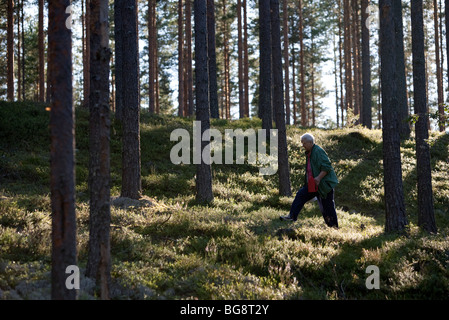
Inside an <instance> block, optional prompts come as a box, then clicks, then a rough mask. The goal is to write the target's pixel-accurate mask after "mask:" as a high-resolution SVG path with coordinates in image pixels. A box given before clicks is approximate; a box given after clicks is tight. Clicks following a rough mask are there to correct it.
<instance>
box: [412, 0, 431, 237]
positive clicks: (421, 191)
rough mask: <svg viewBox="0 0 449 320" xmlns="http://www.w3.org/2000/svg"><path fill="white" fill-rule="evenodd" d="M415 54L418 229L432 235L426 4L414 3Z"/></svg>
mask: <svg viewBox="0 0 449 320" xmlns="http://www.w3.org/2000/svg"><path fill="white" fill-rule="evenodd" d="M411 17H412V51H413V92H414V101H415V113H416V114H417V115H418V121H417V122H416V124H415V132H416V170H417V176H418V225H419V226H420V227H421V228H422V229H424V230H426V231H428V232H434V233H435V232H437V227H436V223H435V216H434V208H433V204H434V201H433V193H432V169H431V166H430V148H429V144H428V143H427V140H428V138H429V128H428V125H427V115H426V114H427V97H426V82H425V81H426V76H425V72H426V70H425V57H424V27H423V2H422V0H412V2H411Z"/></svg>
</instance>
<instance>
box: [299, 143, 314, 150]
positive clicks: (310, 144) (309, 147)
mask: <svg viewBox="0 0 449 320" xmlns="http://www.w3.org/2000/svg"><path fill="white" fill-rule="evenodd" d="M301 143H302V146H303V148H304V149H306V151H307V152H310V151H311V150H312V147H313V142H312V141H306V140H302V141H301Z"/></svg>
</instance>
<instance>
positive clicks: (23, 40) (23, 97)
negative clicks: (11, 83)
mask: <svg viewBox="0 0 449 320" xmlns="http://www.w3.org/2000/svg"><path fill="white" fill-rule="evenodd" d="M20 11H21V14H20V23H21V25H22V101H25V99H26V90H25V65H26V63H25V22H24V20H25V13H24V12H23V0H22V3H21V6H20Z"/></svg>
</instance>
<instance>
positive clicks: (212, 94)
mask: <svg viewBox="0 0 449 320" xmlns="http://www.w3.org/2000/svg"><path fill="white" fill-rule="evenodd" d="M206 10H207V50H208V63H209V65H208V66H209V69H208V70H209V99H210V116H211V118H214V119H218V118H219V115H218V85H217V55H216V49H215V5H214V1H213V0H207V8H206Z"/></svg>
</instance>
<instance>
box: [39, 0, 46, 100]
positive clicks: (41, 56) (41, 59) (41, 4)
mask: <svg viewBox="0 0 449 320" xmlns="http://www.w3.org/2000/svg"><path fill="white" fill-rule="evenodd" d="M38 28H39V31H38V47H39V50H38V51H39V101H40V102H44V100H45V56H44V0H39V23H38Z"/></svg>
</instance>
